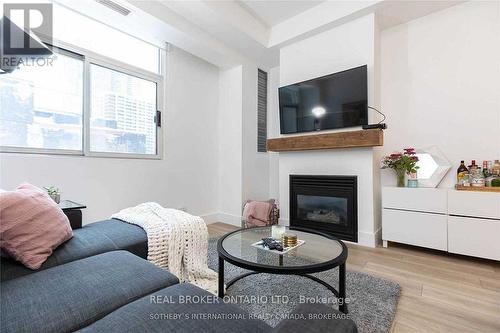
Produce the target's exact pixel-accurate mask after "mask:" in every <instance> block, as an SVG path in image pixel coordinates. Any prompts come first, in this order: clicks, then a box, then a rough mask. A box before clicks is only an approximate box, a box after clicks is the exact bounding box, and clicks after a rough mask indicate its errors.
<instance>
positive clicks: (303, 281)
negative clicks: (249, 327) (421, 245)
mask: <svg viewBox="0 0 500 333" xmlns="http://www.w3.org/2000/svg"><path fill="white" fill-rule="evenodd" d="M217 240H218V238H210V239H209V242H208V266H209V267H210V268H211V269H213V270H215V271H217V268H218V255H217ZM305 263H307V262H305ZM347 268H348V269H347V274H346V289H347V297H346V298H347V299H348V300H349V303H348V309H349V317H350V318H351V319H352V320H354V322H355V323H356V325H357V327H358V331H359V332H360V333H369V332H389V331H390V329H391V325H392V320H393V319H394V314H395V311H396V305H397V302H398V299H399V295H400V291H401V288H400V286H399V284H397V283H395V282H393V281H389V280H384V279H381V278H378V277H374V276H371V275H368V274H364V273H359V272H352V271H349V266H348V267H347ZM245 272H248V271H247V270H245V269H242V268H239V267H236V266H234V265H232V264H230V263H228V262H225V264H224V279H225V282H226V283H227V282H229V281H230V280H231V279H233V278H234V277H236V276H239V275H241V274H243V273H245ZM312 275H315V276H317V277H319V278H320V279H322V280H324V281H326V282H328V283H329V284H330V285H332V286H334V287H335V288H337V287H338V268H334V269H331V270H328V271H325V272H321V273H316V274H312ZM226 296H228V299H229V300H230V301H231V302H233V303H236V304H238V305H239V306H240V307H241V308H243V309H245V310H246V311H247V312H248V313H250V314H252V315H253V316H255V317H256V318H258V319H262V320H264V321H265V322H266V323H268V324H269V325H270V326H272V327H274V326H276V325H277V324H278V323H279V322H280V321H281V320H282V319H283V318H284V317H286V314H289V313H291V312H292V311H293V310H294V309H295V307H297V305H298V304H299V303H301V302H302V303H303V302H304V301H306V300H307V302H313V301H316V302H318V301H319V302H321V303H325V304H326V305H328V306H330V307H332V308H334V309H337V308H338V306H337V304H335V299H334V295H333V293H332V292H331V291H330V290H328V289H326V288H325V287H324V286H322V285H321V284H319V283H317V282H314V281H312V280H310V279H308V278H304V277H300V276H294V275H272V274H264V273H262V274H256V275H250V276H248V277H245V278H243V279H241V280H239V281H237V282H236V283H235V284H233V285H232V286H231V287H229V288H228V289H227V290H226ZM273 296H275V297H274V298H272V297H273ZM252 297H253V298H252Z"/></svg>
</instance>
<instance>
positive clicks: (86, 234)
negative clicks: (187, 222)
mask: <svg viewBox="0 0 500 333" xmlns="http://www.w3.org/2000/svg"><path fill="white" fill-rule="evenodd" d="M114 250H126V251H129V252H131V253H133V254H135V255H138V256H139V257H142V258H146V257H147V255H148V239H147V236H146V233H145V232H144V230H142V229H141V228H140V227H138V226H136V225H132V224H129V223H125V222H122V221H120V220H115V219H111V220H106V221H101V222H95V223H91V224H88V225H86V226H84V227H83V228H81V229H77V230H74V231H73V238H71V239H70V240H69V241H67V242H65V243H64V244H62V245H60V246H59V247H58V248H57V249H55V250H54V252H53V253H52V255H51V256H50V257H49V258H48V259H47V261H45V262H44V263H43V265H42V266H41V267H40V268H39V270H43V269H47V268H50V267H54V266H58V265H62V264H65V263H68V262H71V261H75V260H78V259H83V258H87V257H90V256H93V255H96V254H101V253H105V252H109V251H114ZM31 273H33V271H32V270H30V269H28V268H26V267H24V266H22V265H20V264H19V263H17V262H15V261H14V260H11V259H6V258H3V257H2V258H1V269H0V275H1V281H6V280H10V279H14V278H17V277H20V276H23V275H27V274H31Z"/></svg>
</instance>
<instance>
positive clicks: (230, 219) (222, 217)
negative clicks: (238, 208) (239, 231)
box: [217, 212, 241, 227]
mask: <svg viewBox="0 0 500 333" xmlns="http://www.w3.org/2000/svg"><path fill="white" fill-rule="evenodd" d="M217 222H222V223H227V224H230V225H234V226H236V227H241V216H238V215H233V214H228V213H220V212H219V213H217Z"/></svg>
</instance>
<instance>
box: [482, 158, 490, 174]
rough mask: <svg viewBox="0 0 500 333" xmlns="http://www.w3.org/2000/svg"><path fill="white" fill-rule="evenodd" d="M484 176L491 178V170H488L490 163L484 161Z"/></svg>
mask: <svg viewBox="0 0 500 333" xmlns="http://www.w3.org/2000/svg"><path fill="white" fill-rule="evenodd" d="M483 175H484V178H488V177H489V176H490V174H489V170H488V161H483Z"/></svg>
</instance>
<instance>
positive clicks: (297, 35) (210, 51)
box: [56, 0, 464, 69]
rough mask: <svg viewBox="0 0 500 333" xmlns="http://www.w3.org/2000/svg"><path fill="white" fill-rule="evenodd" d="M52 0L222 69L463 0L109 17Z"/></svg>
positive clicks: (219, 3) (127, 2) (208, 3)
mask: <svg viewBox="0 0 500 333" xmlns="http://www.w3.org/2000/svg"><path fill="white" fill-rule="evenodd" d="M56 1H57V2H58V3H62V4H63V5H65V6H67V7H69V8H72V9H74V10H76V11H78V12H82V13H84V14H85V15H88V16H91V17H93V18H95V19H97V20H98V21H101V22H104V23H106V24H108V25H111V26H114V27H116V28H118V29H120V30H122V31H124V32H127V33H129V34H131V35H133V36H136V37H139V38H142V39H145V40H147V41H150V42H152V43H154V44H157V45H161V44H163V43H164V42H169V43H171V44H173V45H175V46H177V47H179V48H181V49H184V50H186V51H188V52H190V53H192V54H194V55H196V56H198V57H200V58H202V59H205V60H206V61H208V62H210V63H212V64H214V65H216V66H219V67H221V68H230V67H233V66H237V65H240V64H242V63H245V62H247V61H251V62H253V63H255V64H257V65H258V66H259V67H260V68H263V69H269V68H272V67H274V66H277V65H279V52H280V48H282V47H284V46H286V45H290V44H292V43H295V42H297V41H299V40H302V39H305V38H309V37H310V36H313V35H315V34H317V33H320V32H322V31H327V30H329V29H332V28H334V27H336V26H338V25H341V24H344V23H346V22H349V21H351V20H354V19H356V18H359V17H362V16H364V15H367V14H369V13H374V14H375V15H376V16H377V18H378V22H379V26H380V28H381V29H384V28H388V27H390V26H394V25H396V24H401V23H403V22H407V21H409V20H413V19H416V18H417V17H421V16H424V15H428V14H430V13H432V12H435V11H438V10H442V9H444V8H446V7H450V6H453V5H456V4H458V3H461V2H463V1H464V0H447V1H442V0H404V1H402V0H351V1H347V0H328V1H320V0H310V1H305V0H287V1H283V0H268V1H259V0H182V1H179V0H113V1H115V2H117V3H119V4H121V5H123V6H125V7H126V8H129V9H131V10H132V13H131V14H130V15H128V16H126V17H123V16H121V15H119V14H115V15H114V16H113V15H111V14H110V12H111V10H109V9H105V8H103V7H102V5H100V4H98V3H97V2H95V1H82V0H56ZM93 7H95V8H93Z"/></svg>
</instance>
